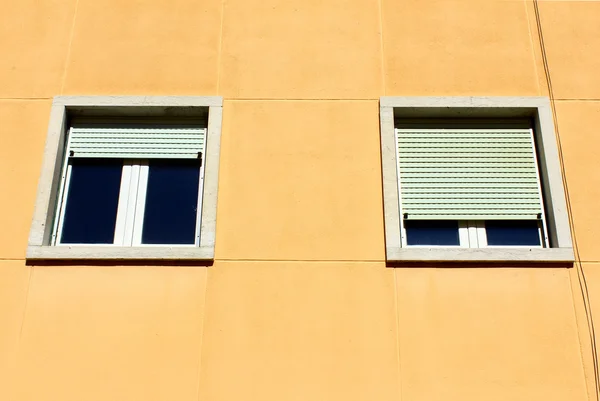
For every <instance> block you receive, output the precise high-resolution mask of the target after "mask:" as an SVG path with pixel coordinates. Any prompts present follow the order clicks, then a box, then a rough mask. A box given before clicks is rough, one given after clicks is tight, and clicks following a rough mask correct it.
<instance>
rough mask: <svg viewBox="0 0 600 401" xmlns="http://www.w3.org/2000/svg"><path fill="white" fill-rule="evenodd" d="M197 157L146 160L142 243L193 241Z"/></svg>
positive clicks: (182, 242)
mask: <svg viewBox="0 0 600 401" xmlns="http://www.w3.org/2000/svg"><path fill="white" fill-rule="evenodd" d="M199 179H200V161H199V160H153V161H151V162H150V169H149V175H148V188H147V192H146V209H145V211H144V228H143V230H142V243H143V244H194V240H195V236H196V213H197V210H196V209H197V207H198V185H199Z"/></svg>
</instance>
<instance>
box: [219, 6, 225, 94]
mask: <svg viewBox="0 0 600 401" xmlns="http://www.w3.org/2000/svg"><path fill="white" fill-rule="evenodd" d="M224 22H225V0H222V1H221V26H220V32H219V48H218V49H217V94H220V93H221V67H222V66H221V61H222V57H223V29H224V28H223V24H224Z"/></svg>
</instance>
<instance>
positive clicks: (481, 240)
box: [474, 220, 488, 248]
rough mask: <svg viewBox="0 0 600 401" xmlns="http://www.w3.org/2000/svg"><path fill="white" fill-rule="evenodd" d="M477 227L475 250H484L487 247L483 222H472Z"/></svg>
mask: <svg viewBox="0 0 600 401" xmlns="http://www.w3.org/2000/svg"><path fill="white" fill-rule="evenodd" d="M474 223H475V224H476V227H477V248H484V247H486V246H487V244H488V243H487V231H485V221H484V220H478V221H476V222H474Z"/></svg>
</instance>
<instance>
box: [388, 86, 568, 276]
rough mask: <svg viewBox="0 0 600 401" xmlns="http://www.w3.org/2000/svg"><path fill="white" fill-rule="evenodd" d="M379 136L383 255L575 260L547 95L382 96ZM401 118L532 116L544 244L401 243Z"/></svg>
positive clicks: (431, 259) (396, 258) (434, 259)
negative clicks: (398, 124)
mask: <svg viewBox="0 0 600 401" xmlns="http://www.w3.org/2000/svg"><path fill="white" fill-rule="evenodd" d="M379 112H380V135H381V137H380V139H381V163H382V180H383V203H384V224H385V245H386V261H387V262H389V263H404V262H428V263H444V262H479V263H482V262H483V263H486V262H494V263H495V262H509V263H513V262H514V263H516V264H519V263H523V262H525V263H526V264H530V263H536V262H537V263H546V264H547V265H548V266H552V265H555V264H571V263H572V262H573V261H574V259H575V258H574V253H573V246H572V241H571V230H570V225H569V219H568V215H567V206H566V200H565V191H564V187H563V180H562V173H561V167H560V161H559V157H558V148H557V144H556V136H555V135H556V134H555V130H554V122H553V119H552V110H551V107H550V101H549V99H548V98H546V97H382V98H381V99H380V109H379ZM396 117H401V118H430V117H433V118H460V119H470V118H494V119H499V120H501V119H514V118H522V117H528V118H531V119H532V120H533V123H534V127H533V129H534V133H535V142H536V146H537V148H538V152H539V155H540V159H541V161H540V163H539V173H540V175H541V180H542V187H543V195H544V200H545V202H544V203H545V212H546V221H547V225H548V231H549V232H548V242H549V244H548V245H549V246H548V247H547V248H541V247H506V248H504V247H489V248H459V247H453V248H443V247H438V248H436V247H406V246H403V244H402V243H403V240H402V233H401V228H400V227H401V224H400V218H401V214H400V212H401V210H400V207H401V206H400V202H399V190H398V176H397V174H398V171H397V170H398V168H397V159H396V158H397V149H396V147H397V145H396V140H395V136H396V134H395V119H396Z"/></svg>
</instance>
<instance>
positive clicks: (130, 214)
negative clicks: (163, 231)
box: [123, 160, 140, 246]
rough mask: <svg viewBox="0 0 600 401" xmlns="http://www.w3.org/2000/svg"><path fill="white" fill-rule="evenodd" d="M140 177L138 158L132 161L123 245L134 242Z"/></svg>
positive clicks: (129, 244)
mask: <svg viewBox="0 0 600 401" xmlns="http://www.w3.org/2000/svg"><path fill="white" fill-rule="evenodd" d="M139 178H140V166H139V164H138V162H137V161H136V160H132V161H131V184H130V186H129V199H128V202H127V221H126V225H125V237H124V241H123V245H125V246H131V245H132V242H133V231H134V227H135V217H136V204H137V196H138V185H139Z"/></svg>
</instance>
